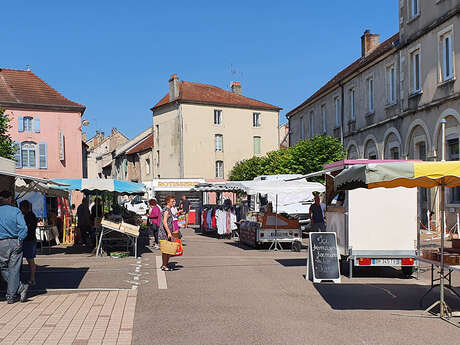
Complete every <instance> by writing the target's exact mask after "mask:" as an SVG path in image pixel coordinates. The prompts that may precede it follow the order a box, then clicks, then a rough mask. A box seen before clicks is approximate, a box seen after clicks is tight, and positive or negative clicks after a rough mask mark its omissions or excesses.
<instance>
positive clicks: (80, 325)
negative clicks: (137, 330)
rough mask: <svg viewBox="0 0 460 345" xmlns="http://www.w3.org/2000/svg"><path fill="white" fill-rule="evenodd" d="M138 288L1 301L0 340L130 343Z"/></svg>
mask: <svg viewBox="0 0 460 345" xmlns="http://www.w3.org/2000/svg"><path fill="white" fill-rule="evenodd" d="M136 299H137V289H132V290H119V291H94V292H80V293H70V294H57V295H50V294H46V295H38V296H35V297H31V298H30V299H29V300H28V302H26V303H19V302H18V303H15V304H7V303H6V302H5V301H2V302H0V344H1V345H4V344H5V345H6V344H17V345H19V344H37V345H38V344H46V345H52V344H62V345H90V344H94V345H96V344H104V345H105V344H107V345H109V344H111V345H129V344H131V339H132V330H133V320H134V311H135V308H136Z"/></svg>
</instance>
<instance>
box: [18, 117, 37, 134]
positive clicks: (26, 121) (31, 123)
mask: <svg viewBox="0 0 460 345" xmlns="http://www.w3.org/2000/svg"><path fill="white" fill-rule="evenodd" d="M18 132H36V133H40V119H39V118H38V117H35V118H34V117H32V116H19V117H18Z"/></svg>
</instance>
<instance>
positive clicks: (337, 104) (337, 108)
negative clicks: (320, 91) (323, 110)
mask: <svg viewBox="0 0 460 345" xmlns="http://www.w3.org/2000/svg"><path fill="white" fill-rule="evenodd" d="M334 107H335V128H339V127H340V98H339V97H338V96H337V97H335V98H334Z"/></svg>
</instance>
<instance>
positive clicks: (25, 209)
mask: <svg viewBox="0 0 460 345" xmlns="http://www.w3.org/2000/svg"><path fill="white" fill-rule="evenodd" d="M19 209H20V210H21V212H22V214H23V215H24V219H25V221H26V224H27V237H26V238H25V239H24V242H23V243H22V250H23V256H24V257H25V258H26V260H27V263H28V264H29V268H30V279H29V281H28V284H29V285H32V286H33V285H35V271H36V269H37V266H36V265H35V256H36V255H37V236H36V230H37V224H38V219H37V217H36V216H35V213H34V212H33V211H32V204H31V203H30V202H29V201H27V200H22V201H21V202H20V203H19Z"/></svg>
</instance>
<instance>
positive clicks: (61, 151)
mask: <svg viewBox="0 0 460 345" xmlns="http://www.w3.org/2000/svg"><path fill="white" fill-rule="evenodd" d="M59 160H61V161H64V160H65V141H64V133H62V131H59Z"/></svg>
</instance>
